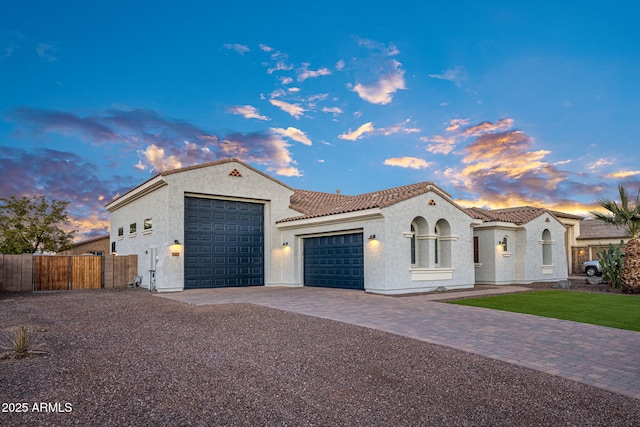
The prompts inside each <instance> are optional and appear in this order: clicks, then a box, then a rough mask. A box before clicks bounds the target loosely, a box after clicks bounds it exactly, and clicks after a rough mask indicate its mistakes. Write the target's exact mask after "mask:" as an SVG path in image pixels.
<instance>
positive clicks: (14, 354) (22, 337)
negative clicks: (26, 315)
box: [2, 326, 46, 359]
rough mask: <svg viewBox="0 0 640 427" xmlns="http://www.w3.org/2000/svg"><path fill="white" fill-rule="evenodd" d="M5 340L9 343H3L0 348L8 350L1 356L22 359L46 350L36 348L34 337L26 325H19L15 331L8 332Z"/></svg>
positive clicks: (43, 352)
mask: <svg viewBox="0 0 640 427" xmlns="http://www.w3.org/2000/svg"><path fill="white" fill-rule="evenodd" d="M7 337H8V339H7V340H6V341H7V342H8V344H9V345H3V346H2V348H4V349H6V350H9V352H8V353H6V354H5V355H3V356H2V358H3V359H4V358H14V359H22V358H23V357H28V356H31V355H34V354H45V353H46V351H42V350H36V349H35V348H34V347H35V344H36V342H35V339H34V336H33V334H32V333H31V331H29V329H28V328H27V327H26V326H20V327H19V328H18V329H16V331H15V333H13V334H8V335H7Z"/></svg>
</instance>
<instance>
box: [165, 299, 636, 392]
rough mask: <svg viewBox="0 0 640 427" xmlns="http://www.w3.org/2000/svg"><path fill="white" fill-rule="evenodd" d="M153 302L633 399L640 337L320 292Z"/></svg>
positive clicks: (515, 316) (457, 308) (426, 304)
mask: <svg viewBox="0 0 640 427" xmlns="http://www.w3.org/2000/svg"><path fill="white" fill-rule="evenodd" d="M158 295H159V296H161V297H165V298H170V299H174V300H177V301H183V302H186V303H189V304H196V305H203V304H228V303H250V304H259V305H262V306H266V307H272V308H277V309H280V310H286V311H291V312H295V313H300V314H306V315H309V316H315V317H322V318H325V319H331V320H337V321H340V322H345V323H350V324H353V325H358V326H364V327H368V328H374V329H378V330H381V331H385V332H390V333H393V334H398V335H403V336H406V337H410V338H415V339H418V340H421V341H426V342H430V343H434V344H440V345H444V346H447V347H452V348H456V349H459V350H463V351H468V352H471V353H475V354H479V355H482V356H487V357H491V358H494V359H498V360H502V361H505V362H509V363H513V364H516V365H520V366H524V367H527V368H531V369H536V370H538V371H542V372H546V373H549V374H552V375H558V376H561V377H564V378H568V379H571V380H574V381H578V382H581V383H585V384H589V385H593V386H596V387H600V388H603V389H606V390H609V391H613V392H616V393H621V394H624V395H627V396H632V397H635V398H637V399H640V333H638V332H633V331H625V330H621V329H614V328H607V327H602V326H595V325H588V324H583V323H576V322H570V321H565V320H558V319H550V318H545V317H538V316H531V315H527V314H517V313H508V312H503V311H496V310H489V309H484V308H476V307H466V306H459V305H452V304H443V303H440V302H435V301H433V297H432V296H429V295H416V296H407V297H400V298H396V297H388V296H381V295H373V294H368V293H365V292H362V291H351V290H343V289H323V288H309V287H304V288H286V287H250V288H223V289H197V290H189V291H184V292H180V293H175V294H158Z"/></svg>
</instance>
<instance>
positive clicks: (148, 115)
mask: <svg viewBox="0 0 640 427" xmlns="http://www.w3.org/2000/svg"><path fill="white" fill-rule="evenodd" d="M10 118H11V119H12V120H14V121H15V122H16V123H17V124H18V127H19V131H18V133H25V132H30V133H31V134H36V135H37V134H47V133H58V134H62V135H66V136H70V137H75V138H77V139H79V140H88V141H89V142H92V143H95V144H107V143H110V144H118V143H122V144H125V146H126V148H127V149H130V150H131V151H133V152H137V153H138V156H139V160H140V163H138V164H137V165H135V168H137V169H142V168H143V167H148V168H149V170H150V171H151V172H153V171H156V172H158V171H164V170H167V169H172V168H174V167H176V166H178V165H179V166H190V165H194V164H198V163H204V162H209V161H212V160H216V159H218V158H226V157H238V158H240V159H242V160H244V161H246V162H249V163H251V162H256V163H260V164H264V165H266V166H269V167H274V168H276V169H278V168H284V167H288V166H291V164H290V163H291V162H292V161H293V160H292V159H291V156H290V153H289V151H288V149H287V147H288V145H286V144H284V143H283V141H282V140H281V138H280V137H279V136H278V135H274V134H272V133H271V132H270V131H265V132H264V133H252V134H231V135H227V136H218V135H215V134H212V133H210V132H208V131H206V130H204V129H202V128H200V127H198V126H195V125H193V124H191V123H188V122H186V121H183V120H179V119H175V118H170V117H164V116H162V115H160V114H158V113H157V112H155V111H152V110H108V111H105V112H103V113H101V114H97V115H93V116H88V117H81V116H78V115H75V114H72V113H68V112H60V111H55V110H41V109H27V108H23V109H21V110H17V111H14V112H13V113H12V114H11V115H10ZM230 137H231V139H230ZM287 159H288V160H287Z"/></svg>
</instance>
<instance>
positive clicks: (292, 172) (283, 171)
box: [276, 166, 302, 176]
mask: <svg viewBox="0 0 640 427" xmlns="http://www.w3.org/2000/svg"><path fill="white" fill-rule="evenodd" d="M276 173H277V174H278V175H282V176H302V173H301V172H300V171H299V170H298V168H295V167H293V166H288V167H285V168H278V169H276Z"/></svg>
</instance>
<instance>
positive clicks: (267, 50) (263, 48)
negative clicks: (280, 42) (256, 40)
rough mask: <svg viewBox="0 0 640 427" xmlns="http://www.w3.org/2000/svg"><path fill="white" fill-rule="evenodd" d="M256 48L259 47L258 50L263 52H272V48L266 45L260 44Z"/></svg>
mask: <svg viewBox="0 0 640 427" xmlns="http://www.w3.org/2000/svg"><path fill="white" fill-rule="evenodd" d="M258 46H259V47H260V50H262V51H264V52H272V51H273V48H272V47H271V46H267V45H266V44H262V43H260V44H259V45H258Z"/></svg>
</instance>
